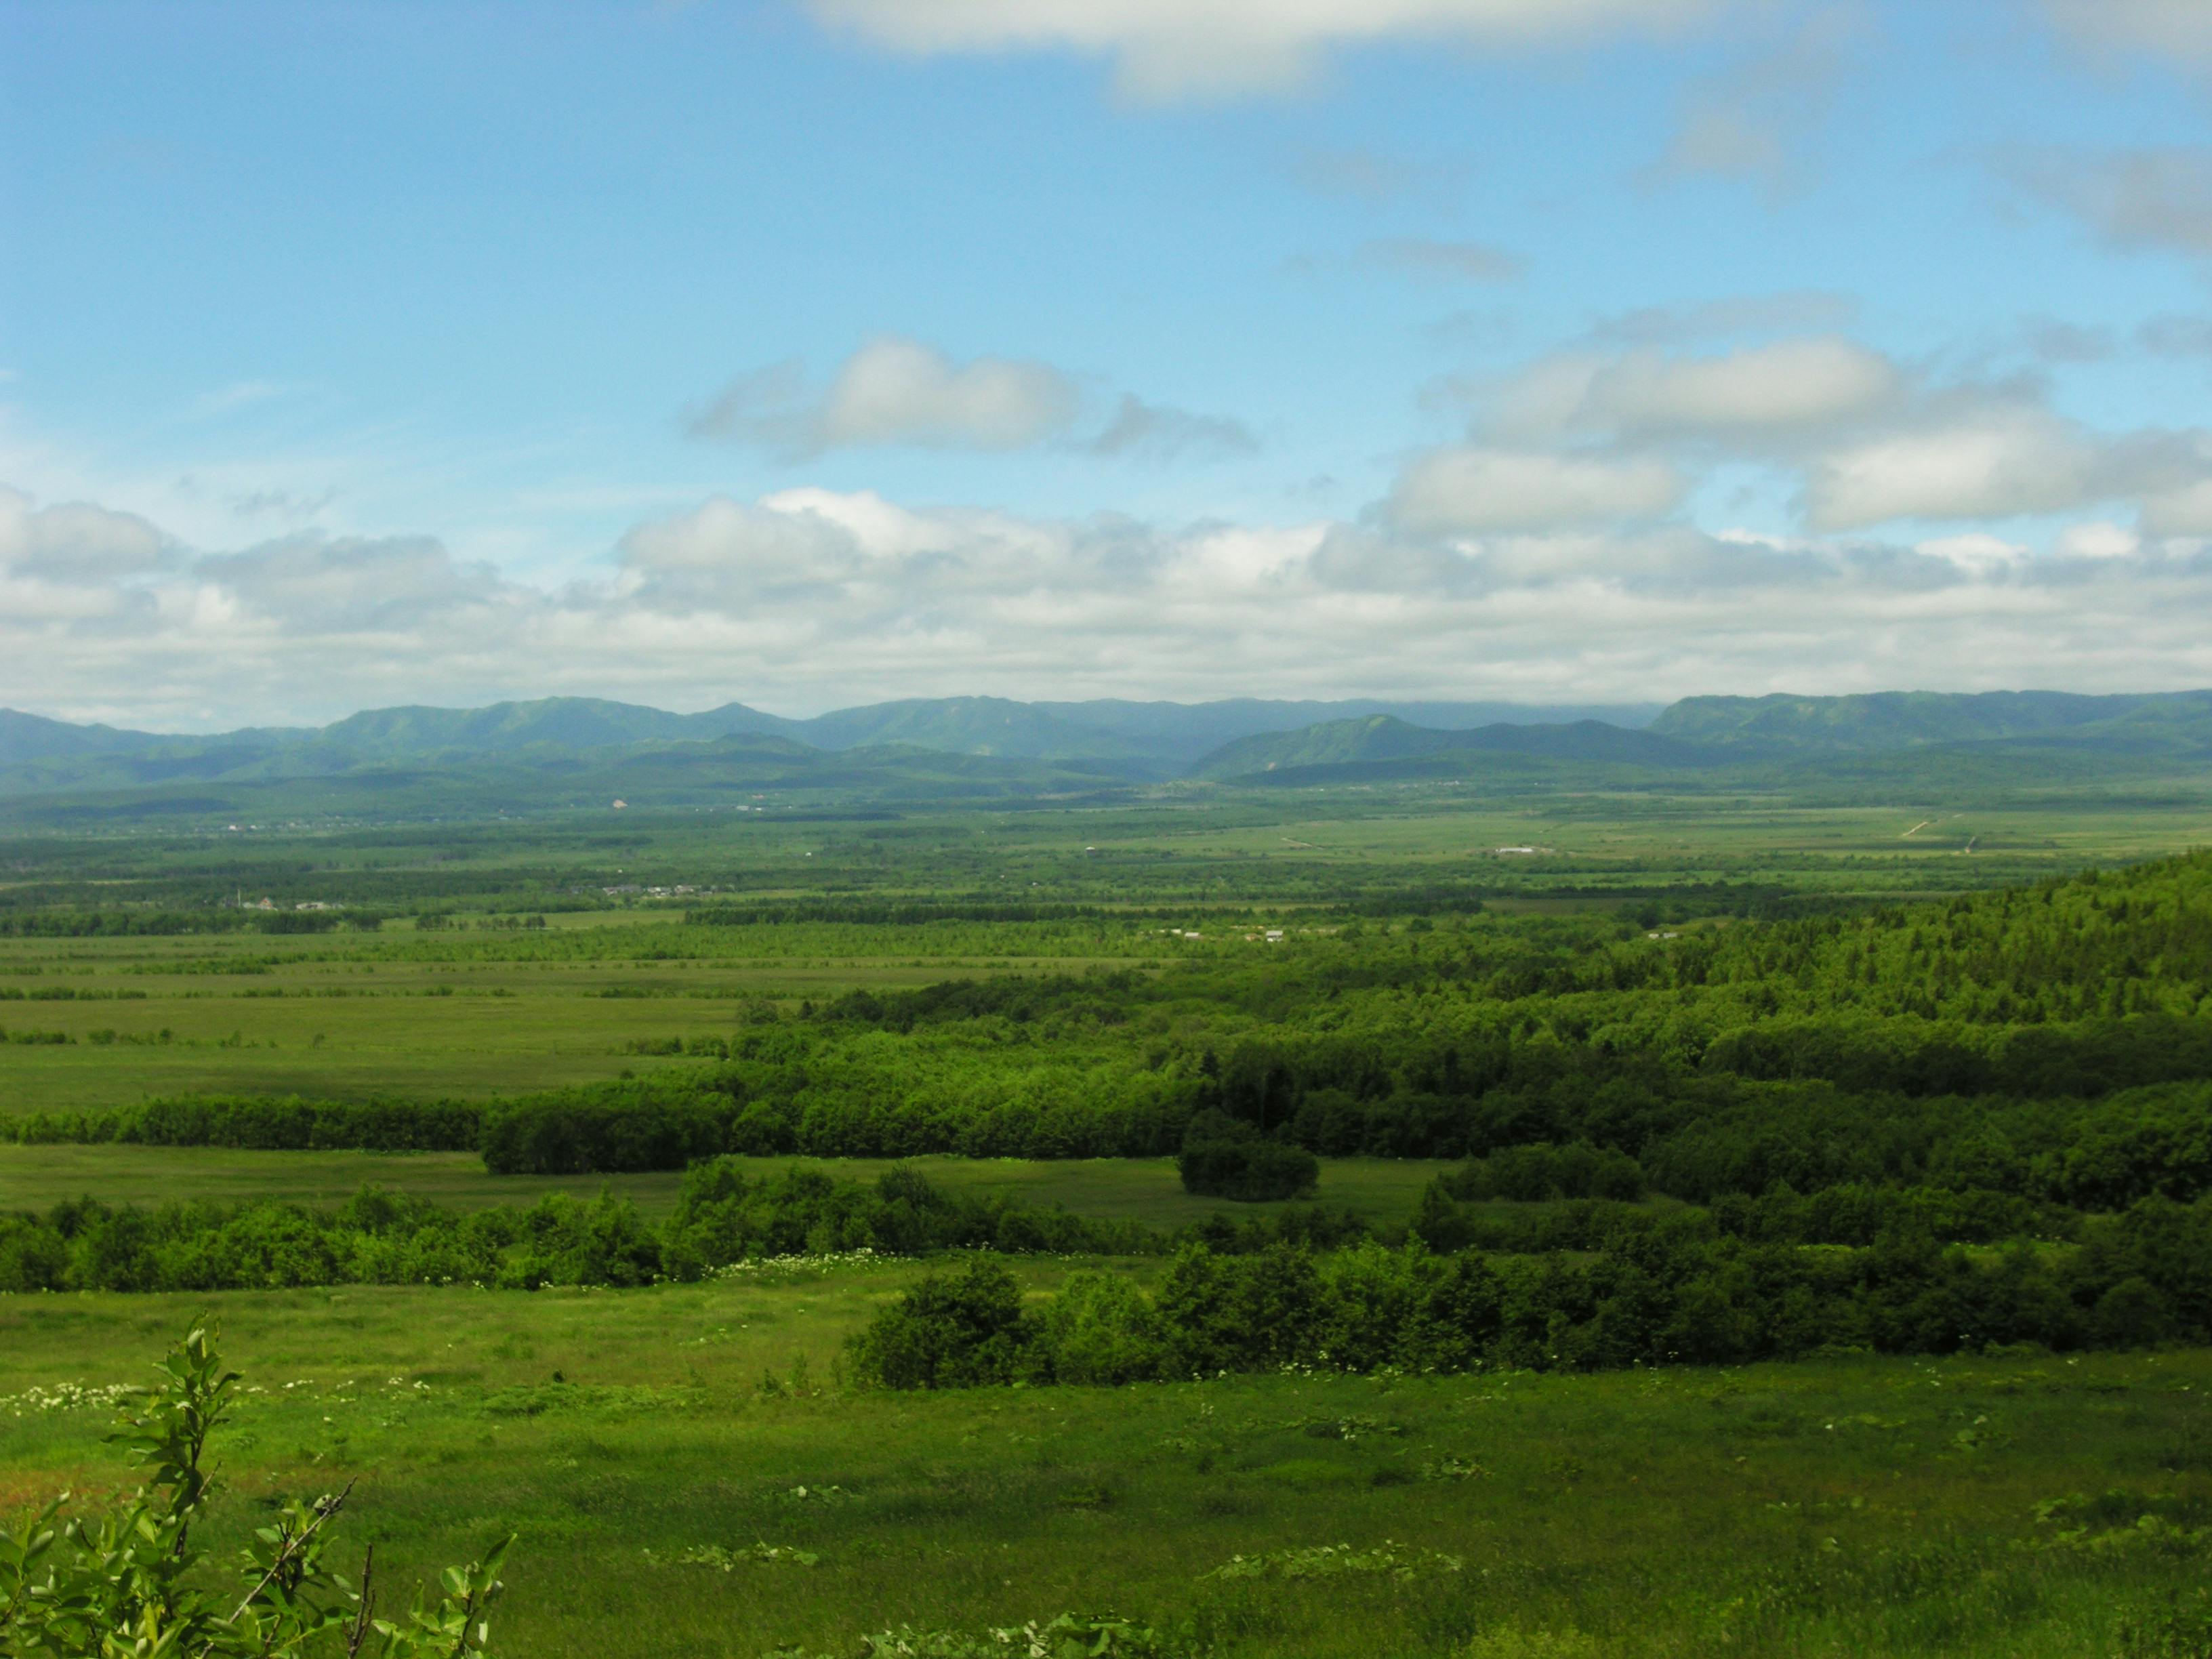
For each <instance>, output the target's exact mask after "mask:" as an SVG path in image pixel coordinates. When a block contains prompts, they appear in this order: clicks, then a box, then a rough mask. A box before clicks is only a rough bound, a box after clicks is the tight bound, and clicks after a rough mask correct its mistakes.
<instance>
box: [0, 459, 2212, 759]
mask: <svg viewBox="0 0 2212 1659" xmlns="http://www.w3.org/2000/svg"><path fill="white" fill-rule="evenodd" d="M1484 465H1488V463H1485V464H1484ZM1547 465H1553V467H1554V471H1553V472H1551V473H1548V474H1547V473H1542V472H1539V473H1538V474H1536V475H1535V476H1534V477H1522V478H1521V479H1519V480H1518V481H1517V482H1514V483H1511V484H1510V491H1511V492H1515V493H1511V494H1510V495H1509V496H1508V497H1506V498H1507V499H1510V500H1512V501H1515V502H1516V503H1518V505H1517V506H1516V507H1515V508H1514V510H1513V511H1512V512H1511V513H1505V512H1504V511H1503V510H1500V509H1493V510H1492V512H1491V513H1490V516H1491V518H1492V520H1494V521H1495V522H1493V524H1492V526H1490V527H1486V528H1484V529H1480V530H1473V529H1468V528H1467V527H1466V526H1465V525H1464V522H1463V520H1465V519H1466V518H1467V517H1468V514H1466V513H1464V512H1462V513H1459V514H1458V515H1457V516H1456V518H1455V517H1454V515H1453V514H1452V513H1449V512H1445V513H1431V514H1430V515H1429V516H1427V517H1424V516H1423V514H1422V513H1420V512H1417V511H1413V510H1410V509H1409V508H1408V507H1407V501H1408V500H1409V499H1412V498H1413V497H1414V496H1416V495H1418V492H1419V490H1420V489H1432V490H1433V491H1434V492H1435V493H1437V495H1439V496H1440V497H1442V498H1443V499H1444V500H1446V501H1450V500H1453V499H1455V496H1454V495H1453V492H1454V491H1455V489H1467V490H1472V491H1474V493H1475V494H1476V495H1482V494H1483V493H1484V492H1485V491H1486V489H1489V488H1490V487H1491V485H1492V483H1493V482H1494V481H1492V480H1487V479H1486V478H1484V477H1481V476H1480V469H1479V468H1478V470H1477V475H1476V476H1474V477H1468V476H1465V474H1464V467H1463V466H1462V458H1459V457H1457V456H1456V455H1455V454H1452V453H1447V459H1445V460H1443V461H1438V460H1437V459H1435V458H1431V459H1429V460H1427V461H1425V462H1421V463H1417V464H1416V465H1415V466H1414V467H1413V468H1412V469H1410V470H1409V472H1408V475H1407V480H1408V481H1407V483H1406V484H1405V486H1404V487H1403V488H1402V489H1401V494H1400V495H1399V496H1398V497H1396V498H1394V500H1393V501H1392V502H1391V503H1389V505H1388V507H1387V508H1386V509H1383V510H1378V511H1377V512H1376V513H1371V514H1370V515H1368V517H1367V519H1366V520H1364V521H1363V522H1359V523H1347V522H1342V521H1334V520H1317V521H1313V522H1307V523H1298V524H1280V525H1229V524H1212V525H1193V526H1182V527H1178V528H1163V527H1160V526H1152V525H1147V524H1145V523H1141V522H1139V521H1137V520H1131V519H1127V518H1122V517H1117V516H1114V515H1110V514H1102V515H1097V516H1094V517H1091V518H1087V519H1083V520H1050V519H1041V518H1030V517H1024V516H1019V515H1016V514H1012V513H1004V512H997V511H989V510H981V509H962V508H947V507H913V506H908V505H902V504H900V503H898V502H895V501H887V500H885V499H884V498H883V497H881V496H879V495H875V494H872V493H870V492H867V491H851V492H838V491H831V490H827V489H789V490H783V491H779V492H776V493H775V494H772V495H767V496H764V497H762V498H760V499H758V500H754V501H738V500H735V499H732V498H730V497H727V496H722V495H716V496H712V497H710V498H708V499H706V500H704V501H700V502H699V503H698V504H697V505H696V506H695V507H691V508H690V509H689V510H687V511H684V512H681V513H674V514H671V515H667V516H663V517H658V518H653V519H650V520H645V521H642V522H640V523H638V524H637V525H636V526H634V527H633V528H632V529H631V530H630V532H629V533H628V534H627V535H625V536H624V537H623V538H622V540H621V542H620V544H619V545H618V547H617V548H616V549H615V550H614V551H613V562H612V566H611V571H610V572H609V574H606V575H605V577H604V578H601V579H599V580H590V581H584V582H575V583H570V584H567V585H565V586H557V587H542V586H533V585H531V584H529V583H526V582H523V581H519V580H514V579H513V578H512V577H510V576H507V575H505V574H501V572H500V571H499V570H498V569H496V568H495V567H493V566H491V565H489V564H487V563H471V562H465V561H463V560H460V559H457V558H456V557H455V556H453V554H452V553H451V552H450V551H448V550H447V549H446V548H445V547H444V546H443V545H441V544H440V543H439V542H437V541H436V540H435V539H432V538H420V537H410V538H342V537H330V536H323V535H317V534H295V535H289V536H283V537H280V538H274V539H271V540H268V541H265V542H262V543H259V544H254V545H252V546H247V547H243V548H239V549H235V550H200V549H195V548H191V547H187V546H185V545H183V544H180V543H179V542H178V541H177V540H176V539H175V538H173V537H170V536H168V535H167V534H166V533H164V532H163V531H162V530H161V527H160V526H156V525H153V524H150V523H149V522H147V521H146V520H143V519H142V518H139V517H137V516H136V515H134V514H131V513H123V512H118V511H114V510H112V509H108V508H106V507H99V506H96V505H91V504H86V503H58V504H45V505H42V504H40V503H39V502H36V501H33V500H32V499H31V498H29V497H27V496H26V495H22V494H21V493H20V492H16V491H12V490H9V491H5V492H0V704H5V705H9V706H13V707H16V708H27V709H30V710H33V711H34V712H39V713H43V714H52V715H57V716H59V717H63V718H70V719H99V720H107V721H110V722H112V723H118V724H129V725H139V726H152V727H156V728H160V729H170V730H212V729H220V728H222V727H227V726H237V725H242V724H261V723H282V722H295V721H299V722H306V721H317V720H327V719H331V718H334V717H336V716H338V715H342V714H346V713H349V712H351V711H352V710H354V709H356V708H364V707H374V706H378V705H385V704H392V703H399V702H441V703H449V704H475V703H482V702H493V701H497V700H500V699H501V698H504V697H511V696H545V695H554V694H562V693H568V694H583V695H595V696H617V697H624V698H629V699H632V700H635V701H641V702H654V703H659V704H660V705H662V706H670V707H678V708H702V707H707V706H710V705H712V704H715V703H719V702H726V701H730V700H732V699H734V700H738V701H744V702H754V703H758V704H761V705H763V706H766V707H769V708H774V709H775V710H777V711H779V712H787V713H793V714H805V713H811V712H816V711H818V710H820V709H823V708H830V707H836V706H843V705H849V704H853V703H857V702H871V701H877V700H882V699H889V698H892V697H896V696H938V695H954V694H964V693H988V694H995V695H1001V696H1027V697H1037V696H1051V697H1056V698H1073V697H1082V696H1133V697H1169V698H1176V699H1181V700H1193V701H1194V700H1201V699H1205V698H1210V697H1224V696H1247V695H1249V696H1310V697H1332V696H1403V697H1409V698H1410V697H1431V698H1445V697H1468V698H1498V699H1505V700H1514V701H1525V702H1644V701H1664V700H1667V699H1670V698H1672V697H1674V696H1684V695H1689V694H1692V693H1696V692H1707V691H1730V692H1745V693H1753V692H1760V691H1765V690H1784V689H1787V690H1800V691H1842V690H1880V689H1888V688H1895V687H1929V688H1935V689H1954V690H1986V689H1994V688H2001V687H2018V686H2023V685H2053V686H2063V687H2067V688H2071V689H2078V690H2154V689H2168V688H2174V687H2179V686H2184V685H2195V684H2212V637H2208V636H2207V635H2206V632H2205V630H2204V629H2203V626H2202V618H2203V617H2204V616H2205V615H2207V614H2212V544H2208V543H2207V542H2206V541H2205V540H2204V539H2203V538H2197V537H2160V536H2157V535H2147V534H2144V533H2142V532H2139V531H2137V530H2136V529H2132V528H2130V527H2128V526H2123V525H2121V524H2119V523H2118V522H2115V521H2109V520H2088V521H2084V522H2079V523H2076V524H2075V525H2072V526H2069V527H2067V528H2066V529H2065V530H2063V532H2060V533H2059V534H2058V535H2057V537H2056V538H2054V540H2053V541H2052V542H2051V544H2050V545H2049V546H2047V547H2045V548H2043V549H2041V550H2030V549H2029V548H2027V546H2025V545H2023V544H2019V543H2015V542H2011V541H2008V540H2005V539H2003V538H2000V537H1997V536H1996V535H1992V534H1990V533H1988V532H1982V531H1965V532H1960V533H1957V534H1953V535H1946V536H1934V537H1927V538H1922V539H1920V540H1918V541H1917V542H1914V543H1909V544H1908V543H1905V542H1902V541H1896V540H1881V539H1866V538H1844V537H1828V538H1810V539H1804V540H1797V541H1789V542H1783V541H1778V540H1774V539H1771V538H1759V537H1753V536H1749V535H1746V534H1742V533H1736V532H1723V533H1711V532H1706V531H1704V530H1701V529H1699V528H1698V527H1696V526H1693V525H1692V524H1690V523H1688V522H1686V521H1685V520H1681V519H1679V518H1672V519H1669V518H1664V517H1653V516H1651V515H1650V513H1646V512H1645V511H1644V509H1646V508H1648V507H1656V506H1659V505H1662V503H1661V502H1660V501H1658V500H1657V499H1656V496H1657V492H1656V490H1655V492H1654V495H1653V496H1652V498H1650V499H1646V498H1645V497H1644V496H1642V495H1637V494H1636V493H1635V491H1634V489H1632V490H1631V491H1630V494H1629V496H1628V498H1626V500H1625V501H1624V500H1621V499H1615V498H1613V497H1611V496H1608V495H1607V494H1606V491H1607V489H1610V488H1613V486H1612V485H1610V484H1608V483H1605V482H1604V481H1603V479H1602V478H1601V479H1600V481H1599V482H1597V483H1592V482H1591V481H1590V479H1589V478H1587V477H1583V476H1582V475H1580V474H1578V473H1576V472H1574V471H1572V470H1571V468H1568V467H1567V464H1565V463H1553V464H1547ZM1577 465H1579V464H1577ZM1437 466H1444V467H1446V468H1447V470H1448V471H1449V470H1450V469H1459V472H1458V473H1456V474H1455V476H1452V477H1447V478H1445V479H1443V481H1442V482H1437V481H1436V480H1435V479H1432V478H1426V477H1425V474H1424V472H1423V470H1422V469H1423V468H1424V467H1431V468H1433V467H1437ZM1562 468H1566V469H1567V470H1565V471H1561V470H1559V469H1562ZM1500 487H1501V488H1504V486H1500ZM1636 487H1637V488H1638V489H1640V488H1641V487H1642V486H1641V483H1640V482H1638V483H1637V485H1636ZM2208 504H2212V503H2208ZM1624 506H1626V508H1628V509H1629V512H1628V513H1627V514H1626V515H1625V516H1624V515H1623V514H1622V513H1620V512H1618V511H1616V509H1619V508H1620V507H1624ZM1594 516H1595V517H1605V518H1607V519H1609V520H1611V521H1610V522H1606V523H1595V522H1591V521H1590V520H1592V518H1593V517H1594ZM1506 520H1510V522H1507V521H1506ZM1546 520H1549V522H1547V521H1546Z"/></svg>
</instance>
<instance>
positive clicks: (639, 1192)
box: [0, 1146, 1449, 1228]
mask: <svg viewBox="0 0 2212 1659" xmlns="http://www.w3.org/2000/svg"><path fill="white" fill-rule="evenodd" d="M732 1162H734V1163H735V1164H737V1165H738V1167H739V1168H741V1169H743V1170H744V1171H745V1172H746V1174H747V1175H748V1176H751V1177H755V1178H759V1177H763V1176H771V1175H775V1174H777V1173H780V1172H781V1171H782V1170H787V1169H791V1168H793V1167H800V1168H812V1169H819V1170H826V1171H827V1172H829V1174H831V1175H833V1176H838V1177H841V1178H843V1179H848V1180H873V1179H874V1178H875V1177H876V1176H878V1175H881V1174H882V1173H883V1172H884V1170H888V1169H890V1168H892V1167H893V1163H892V1160H890V1159H889V1158H829V1159H816V1158H736V1159H733V1160H732ZM901 1162H902V1163H903V1164H904V1165H905V1167H907V1168H909V1169H912V1170H917V1171H919V1172H920V1173H921V1174H922V1175H923V1176H927V1179H928V1180H929V1181H930V1182H931V1183H932V1184H933V1185H934V1186H937V1187H940V1188H945V1190H946V1191H948V1192H956V1193H957V1192H971V1193H979V1194H980V1193H988V1194H995V1195H998V1196H1000V1197H1006V1198H1015V1199H1020V1200H1024V1201H1025V1202H1028V1203H1031V1204H1042V1205H1058V1206H1060V1207H1062V1208H1065V1209H1067V1210H1070V1211H1072V1212H1074V1213H1075V1214H1078V1215H1083V1216H1091V1217H1095V1218H1100V1219H1104V1220H1129V1221H1141V1222H1144V1223H1146V1225H1151V1226H1155V1227H1161V1228H1176V1227H1182V1226H1188V1225H1190V1224H1191V1223H1193V1222H1197V1221H1202V1220H1204V1219H1205V1218H1206V1217H1207V1216H1209V1215H1212V1214H1214V1213H1216V1212H1218V1211H1220V1210H1223V1209H1234V1210H1235V1211H1236V1212H1237V1213H1238V1214H1239V1215H1240V1216H1250V1215H1267V1214H1270V1213H1272V1212H1276V1211H1279V1210H1283V1209H1285V1208H1289V1207H1291V1206H1288V1205H1286V1204H1272V1203H1263V1204H1237V1205H1225V1204H1224V1203H1223V1202H1222V1201H1221V1200H1218V1199H1211V1198H1195V1197H1193V1196H1192V1195H1191V1194H1188V1193H1186V1192H1185V1191H1183V1189H1182V1182H1181V1181H1180V1180H1179V1179H1178V1178H1177V1176H1176V1166H1175V1161H1174V1160H1173V1159H1172V1158H1068V1159H1062V1160H1058V1161H1052V1162H1045V1161H1038V1160H1031V1159H1026V1158H907V1159H903V1160H901ZM1448 1167H1449V1166H1448V1165H1446V1164H1440V1163H1435V1162H1431V1161H1429V1160H1426V1159H1421V1158H1329V1159H1326V1160H1324V1161H1323V1164H1322V1177H1321V1184H1320V1187H1319V1189H1318V1191H1317V1192H1316V1198H1317V1199H1318V1200H1320V1201H1321V1202H1322V1203H1324V1204H1328V1205H1329V1206H1333V1207H1337V1208H1342V1209H1347V1210H1351V1211H1352V1212H1355V1213H1357V1214H1358V1215H1361V1216H1364V1217H1365V1218H1367V1219H1369V1220H1370V1221H1373V1222H1375V1223H1376V1224H1377V1225H1383V1226H1395V1225H1403V1224H1404V1223H1405V1221H1406V1218H1407V1217H1408V1216H1410V1215H1411V1214H1412V1213H1413V1206H1414V1205H1415V1204H1416V1203H1417V1202H1419V1199H1420V1195H1421V1190H1422V1188H1425V1187H1426V1186H1427V1185H1428V1184H1429V1182H1431V1181H1432V1180H1434V1179H1435V1178H1436V1176H1437V1173H1438V1172H1439V1171H1440V1170H1443V1169H1445V1168H1448ZM682 1180H683V1177H682V1176H680V1175H678V1174H676V1173H674V1172H672V1171H671V1172H665V1173H656V1174H651V1175H613V1176H596V1175H594V1176H566V1177H563V1176H492V1175H487V1174H486V1173H485V1172H484V1167H483V1159H482V1158H479V1157H478V1156H477V1154H476V1153H474V1152H392V1153H379V1152H232V1151H229V1150H227V1149H222V1148H216V1147H203V1146H4V1147H0V1210H15V1209H35V1208H39V1207H41V1206H45V1205H47V1204H51V1203H52V1201H53V1200H55V1199H57V1198H59V1197H76V1196H78V1195H79V1194H93V1195H94V1196H97V1197H99V1198H100V1199H103V1200H106V1202H108V1203H111V1204H126V1203H127V1204H159V1203H161V1202H164V1201H165V1200H169V1199H173V1198H175V1197H177V1196H179V1194H189V1195H190V1196H191V1197H194V1198H204V1199H211V1200H219V1201H222V1202H232V1203H236V1202H248V1201H252V1200H258V1199H282V1200H296V1201H299V1202H301V1203H309V1204H337V1203H342V1202H343V1201H344V1200H346V1199H347V1198H348V1197H349V1196H351V1195H352V1194H353V1193H354V1192H355V1191H356V1190H357V1189H358V1188H361V1187H362V1185H363V1184H365V1183H369V1182H374V1183H375V1184H376V1185H378V1186H381V1187H386V1188H391V1189H392V1190H393V1191H397V1192H406V1193H412V1194H417V1195H418V1196H421V1197H423V1198H428V1199H435V1200H437V1201H438V1202H440V1203H441V1204H448V1205H453V1206H458V1207H459V1208H463V1209H475V1208H478V1207H480V1206H483V1205H488V1204H529V1203H533V1202H535V1201H536V1200H538V1198H539V1197H540V1196H542V1195H543V1194H546V1193H549V1192H556V1191H557V1192H570V1193H575V1194H579V1195H580V1196H583V1197H589V1196H591V1195H592V1194H595V1193H597V1192H599V1191H600V1190H601V1188H605V1189H606V1190H609V1191H611V1192H613V1193H615V1194H617V1195H619V1196H622V1197H625V1198H629V1199H631V1200H635V1202H636V1204H637V1206H638V1208H639V1209H640V1210H641V1212H644V1213H645V1214H647V1216H650V1217H654V1218H658V1217H659V1216H660V1215H662V1214H665V1212H667V1211H668V1210H669V1209H670V1208H671V1206H673V1205H674V1203H675V1201H676V1192H677V1188H678V1185H679V1184H680V1183H681V1182H682Z"/></svg>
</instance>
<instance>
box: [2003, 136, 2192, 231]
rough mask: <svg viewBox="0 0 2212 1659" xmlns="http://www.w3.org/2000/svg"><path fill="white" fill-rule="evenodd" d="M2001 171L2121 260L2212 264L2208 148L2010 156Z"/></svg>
mask: <svg viewBox="0 0 2212 1659" xmlns="http://www.w3.org/2000/svg"><path fill="white" fill-rule="evenodd" d="M1998 165H1999V170H2000V172H2001V173H2002V174H2003V175H2004V176H2006V177H2007V178H2008V179H2011V181H2012V182H2013V183H2014V184H2015V185H2018V186H2019V187H2020V188H2021V189H2022V190H2025V191H2027V193H2028V194H2029V195H2030V196H2032V197H2035V198H2037V199H2038V200H2039V201H2041V202H2043V203H2045V204H2047V205H2049V206H2051V207H2054V208H2057V210H2060V211H2061V212H2063V213H2066V214H2068V215H2070V216H2072V217H2074V218H2075V219H2077V220H2079V221H2080V222H2081V224H2082V225H2083V226H2084V227H2085V228H2087V230H2088V231H2089V232H2090V233H2091V234H2093V236H2095V237H2096V239H2097V240H2099V241H2100V242H2101V243H2103V244H2104V245H2105V246H2106V247H2109V248H2112V249H2113V250H2115V251H2117V252H2124V253H2144V252H2154V253H2183V254H2188V255H2191V256H2192V257H2195V258H2208V257H2212V149H2202V148H2193V147H2184V146H2178V145H2172V146H2166V147H2164V148H2143V149H2118V150H2109V151H2106V152H2103V153H2101V154H2087V155H2084V154H2072V153H2066V152H2058V151H2035V152H2027V153H2010V154H2007V155H2002V156H2000V157H1999V158H1998Z"/></svg>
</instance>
